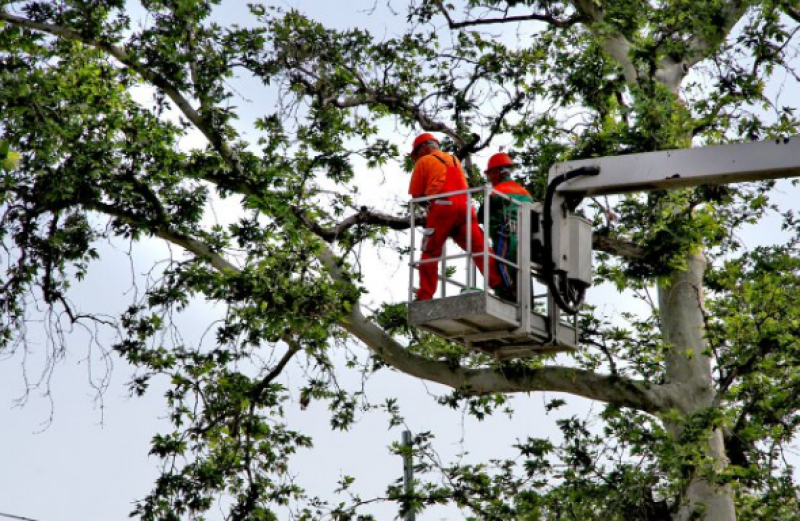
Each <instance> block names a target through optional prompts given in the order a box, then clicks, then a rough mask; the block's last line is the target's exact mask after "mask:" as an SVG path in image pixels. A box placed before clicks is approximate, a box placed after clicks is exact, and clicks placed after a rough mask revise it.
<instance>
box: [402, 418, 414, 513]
mask: <svg viewBox="0 0 800 521" xmlns="http://www.w3.org/2000/svg"><path fill="white" fill-rule="evenodd" d="M412 446H413V442H412V440H411V431H403V449H404V450H403V485H404V487H405V492H406V497H408V498H409V499H410V498H411V495H412V494H413V493H414V460H413V458H412ZM415 520H416V515H415V514H414V508H413V506H412V505H411V501H409V502H408V512H406V515H405V518H404V520H403V521H415Z"/></svg>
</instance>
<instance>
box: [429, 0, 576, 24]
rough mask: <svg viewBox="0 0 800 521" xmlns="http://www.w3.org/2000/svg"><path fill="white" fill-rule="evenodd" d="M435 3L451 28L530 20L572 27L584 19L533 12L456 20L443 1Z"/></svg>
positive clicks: (437, 0) (439, 0)
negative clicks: (562, 17) (559, 17)
mask: <svg viewBox="0 0 800 521" xmlns="http://www.w3.org/2000/svg"><path fill="white" fill-rule="evenodd" d="M435 3H436V5H437V6H439V9H440V10H441V11H442V14H443V15H444V17H445V18H446V19H447V25H449V26H450V29H460V28H462V27H471V26H476V25H491V24H504V23H513V22H529V21H538V22H546V23H548V24H550V25H553V26H555V27H562V28H564V27H571V26H573V25H575V24H577V23H579V22H582V21H584V19H583V17H581V16H579V15H575V16H571V17H569V18H567V19H566V20H560V19H558V18H556V17H554V16H552V15H550V14H539V13H531V14H527V15H519V16H503V17H501V18H480V19H476V20H463V21H461V22H456V21H454V20H453V17H452V16H451V15H450V11H448V10H447V8H446V7H445V5H444V4H443V3H442V2H441V0H436V1H435Z"/></svg>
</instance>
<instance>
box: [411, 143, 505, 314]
mask: <svg viewBox="0 0 800 521" xmlns="http://www.w3.org/2000/svg"><path fill="white" fill-rule="evenodd" d="M467 188H468V185H467V180H466V178H465V177H464V172H463V171H462V170H461V163H460V162H459V161H458V159H457V158H455V157H454V156H451V155H450V154H447V153H445V152H442V151H440V150H435V151H433V152H432V153H430V154H428V155H426V156H423V157H421V158H420V159H418V160H417V162H416V164H415V165H414V173H413V174H412V175H411V184H410V185H409V187H408V193H409V194H411V197H423V196H427V195H436V194H441V193H447V192H454V191H457V190H466V189H467ZM467 200H468V199H467V194H459V195H455V196H450V197H446V198H441V199H434V200H433V201H431V205H430V210H429V211H428V219H427V221H426V223H425V232H424V234H425V235H424V237H423V239H422V260H423V261H424V260H427V259H434V258H437V257H441V255H442V247H443V246H444V242H445V241H446V240H447V238H448V237H452V238H453V240H455V241H456V244H458V245H459V246H460V247H461V249H462V250H464V251H466V250H467V247H468V246H469V245H468V244H467V229H468V228H467V212H468V211H469V212H470V214H471V219H470V226H469V233H470V236H471V243H472V244H471V248H470V249H471V250H472V254H473V255H474V256H476V257H479V258H478V259H476V262H475V264H476V265H477V266H478V269H479V270H480V271H481V273H483V265H484V262H483V253H484V251H487V248H486V239H485V238H484V235H483V230H481V227H480V226H479V223H478V216H477V214H476V212H475V209H474V208H472V207H468V205H467ZM488 251H491V249H489V250H488ZM438 271H439V270H438V263H436V262H427V263H425V264H421V265H420V267H419V290H418V291H417V300H430V299H431V298H433V295H434V294H435V293H436V287H437V286H438V282H439V279H438ZM485 275H486V274H485V273H484V276H485ZM500 284H502V278H501V277H500V272H499V271H498V269H497V266H496V263H495V260H494V259H493V258H492V257H489V287H491V288H494V287H496V286H499V285H500Z"/></svg>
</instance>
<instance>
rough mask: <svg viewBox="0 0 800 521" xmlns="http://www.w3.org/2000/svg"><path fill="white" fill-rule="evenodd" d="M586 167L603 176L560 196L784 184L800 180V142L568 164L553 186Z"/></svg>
mask: <svg viewBox="0 0 800 521" xmlns="http://www.w3.org/2000/svg"><path fill="white" fill-rule="evenodd" d="M581 167H598V168H599V169H600V172H599V174H598V175H592V176H579V177H575V178H574V179H571V180H569V181H567V182H565V183H563V184H561V185H560V186H558V188H556V191H557V192H558V193H560V194H565V195H566V194H568V193H572V194H576V195H586V196H591V195H607V194H620V193H625V192H641V191H648V190H666V189H670V188H680V187H687V186H699V185H708V184H727V183H741V182H745V181H761V180H765V179H783V178H786V177H797V176H800V136H795V137H792V138H783V139H778V140H771V141H754V142H751V143H738V144H733V145H719V146H711V147H702V148H686V149H680V150H666V151H663V152H647V153H643V154H629V155H623V156H610V157H599V158H595V159H580V160H577V161H567V162H564V163H557V164H555V165H553V167H552V168H551V169H550V175H549V179H548V182H550V183H552V182H553V181H554V180H555V179H556V178H557V177H558V176H559V175H561V174H565V173H567V172H570V171H573V170H576V169H578V168H581Z"/></svg>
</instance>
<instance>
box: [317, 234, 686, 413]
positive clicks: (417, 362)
mask: <svg viewBox="0 0 800 521" xmlns="http://www.w3.org/2000/svg"><path fill="white" fill-rule="evenodd" d="M319 258H320V260H321V261H322V263H323V264H324V265H325V266H326V267H327V268H328V270H329V271H330V273H331V275H332V276H333V277H334V279H338V280H343V279H344V277H343V274H342V273H341V270H340V268H339V264H338V262H337V260H336V257H335V255H333V252H332V251H331V250H330V249H329V248H328V247H327V246H323V248H322V249H321V252H320V254H319ZM340 325H341V327H342V328H343V329H345V330H346V331H347V332H348V333H350V334H351V335H353V336H354V337H356V338H358V339H359V340H361V341H362V342H363V343H364V344H365V345H366V346H367V347H368V348H369V349H370V350H371V351H372V352H374V353H375V354H376V355H378V356H379V357H380V358H381V359H383V360H384V361H385V362H387V363H388V364H389V365H391V366H392V367H394V368H396V369H398V370H400V371H402V372H404V373H406V374H409V375H412V376H416V377H418V378H422V379H424V380H429V381H433V382H438V383H440V384H442V385H446V386H448V387H451V388H453V389H456V390H458V391H459V392H461V393H463V394H466V395H471V396H474V395H483V394H491V393H518V392H534V391H552V392H565V393H570V394H574V395H577V396H583V397H585V398H589V399H592V400H598V401H602V402H605V403H611V404H615V405H618V406H620V407H630V408H634V409H637V410H641V411H645V412H650V413H657V412H662V411H666V410H668V409H670V408H672V407H673V403H674V399H673V396H674V395H673V391H672V389H670V388H668V387H666V386H660V387H659V386H654V387H651V386H650V385H649V384H648V383H647V382H644V381H633V380H628V379H625V378H617V377H613V376H608V375H601V374H597V373H592V372H589V371H584V370H580V369H574V368H569V367H558V366H546V367H542V368H537V369H525V370H517V369H465V368H460V367H453V366H452V364H450V363H449V362H439V361H435V360H429V359H427V358H423V357H420V356H417V355H415V354H413V353H410V352H409V351H408V350H407V349H406V348H405V347H403V345H401V344H400V343H399V342H397V341H396V340H394V339H393V338H392V337H390V336H389V335H388V334H387V333H386V332H385V331H384V330H383V329H381V328H380V327H379V326H377V325H376V324H374V323H373V322H371V321H370V320H368V319H367V318H366V317H364V315H363V314H362V313H361V307H360V306H359V305H354V306H353V307H352V311H351V312H350V314H349V315H348V317H347V318H346V319H345V320H343V321H342V323H341V324H340Z"/></svg>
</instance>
